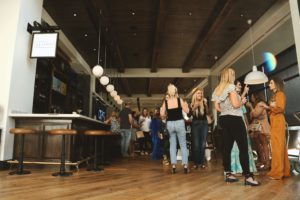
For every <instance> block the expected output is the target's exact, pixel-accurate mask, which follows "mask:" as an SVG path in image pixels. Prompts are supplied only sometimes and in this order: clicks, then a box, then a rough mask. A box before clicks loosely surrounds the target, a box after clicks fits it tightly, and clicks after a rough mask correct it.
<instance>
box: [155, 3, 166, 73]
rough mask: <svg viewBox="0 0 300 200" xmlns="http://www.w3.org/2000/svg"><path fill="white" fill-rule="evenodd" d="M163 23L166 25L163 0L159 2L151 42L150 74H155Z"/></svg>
mask: <svg viewBox="0 0 300 200" xmlns="http://www.w3.org/2000/svg"><path fill="white" fill-rule="evenodd" d="M165 23H166V8H165V0H159V3H158V11H157V17H156V29H155V36H154V40H153V41H154V45H153V52H152V61H151V72H157V65H156V61H157V58H158V56H159V53H160V48H161V43H162V34H163V29H164V26H165Z"/></svg>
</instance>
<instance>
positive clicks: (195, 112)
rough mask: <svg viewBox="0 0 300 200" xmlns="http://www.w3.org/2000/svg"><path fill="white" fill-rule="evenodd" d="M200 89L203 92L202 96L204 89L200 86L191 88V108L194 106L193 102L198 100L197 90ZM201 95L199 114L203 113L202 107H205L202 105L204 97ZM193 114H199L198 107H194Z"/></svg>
mask: <svg viewBox="0 0 300 200" xmlns="http://www.w3.org/2000/svg"><path fill="white" fill-rule="evenodd" d="M198 91H200V92H202V93H203V96H204V91H203V89H202V88H195V89H194V90H193V96H192V103H191V106H192V108H193V107H194V105H195V103H196V102H197V101H198V100H197V96H196V95H197V92H198ZM203 96H202V98H201V100H200V113H201V115H203V114H204V109H205V106H204V97H203ZM193 114H194V115H196V116H197V117H198V116H199V111H198V109H196V110H195V111H194V112H193Z"/></svg>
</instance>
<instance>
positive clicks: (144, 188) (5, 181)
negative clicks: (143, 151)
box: [0, 157, 300, 200]
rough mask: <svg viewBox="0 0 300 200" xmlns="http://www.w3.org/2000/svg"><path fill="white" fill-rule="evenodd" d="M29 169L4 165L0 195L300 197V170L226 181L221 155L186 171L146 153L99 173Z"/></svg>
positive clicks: (193, 198) (20, 197) (235, 199)
mask: <svg viewBox="0 0 300 200" xmlns="http://www.w3.org/2000/svg"><path fill="white" fill-rule="evenodd" d="M27 168H28V167H27ZM178 168H179V167H178ZM31 170H32V174H30V175H23V176H16V175H15V176H9V175H8V171H0V199H6V200H9V199H18V200H23V199H97V200H99V199H105V200H106V199H107V200H114V199H118V200H119V199H120V200H126V199H128V200H129V199H130V200H132V199H155V200H157V199H163V200H167V199H184V200H185V199H191V200H196V199H201V200H205V199H211V200H218V199H222V200H225V199H233V200H239V199H242V200H249V199H255V200H256V199H257V200H265V199H275V200H287V199H295V200H296V199H300V175H299V176H292V177H291V178H288V179H285V180H280V181H278V180H277V181H276V180H270V179H268V178H267V177H266V176H265V175H263V174H261V175H259V176H257V179H259V180H260V181H261V182H262V185H261V186H260V187H250V186H244V185H243V183H244V182H243V178H242V177H240V181H239V182H237V183H232V184H226V183H225V182H224V180H223V179H224V178H223V175H222V167H221V161H218V162H215V161H212V162H210V163H209V165H208V168H207V169H204V170H191V173H190V174H187V175H186V174H184V173H183V170H182V168H179V169H178V173H177V174H171V173H170V169H169V168H168V167H163V166H162V164H161V162H160V161H151V160H150V159H149V158H146V157H135V158H128V159H123V160H120V161H116V162H114V163H113V164H112V165H110V166H106V168H105V171H103V172H100V173H94V172H89V171H85V169H84V168H82V169H80V171H79V172H78V173H75V174H74V175H73V176H71V177H63V178H61V177H53V176H51V173H52V172H53V169H52V170H50V169H31Z"/></svg>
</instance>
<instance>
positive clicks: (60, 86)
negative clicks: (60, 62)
mask: <svg viewBox="0 0 300 200" xmlns="http://www.w3.org/2000/svg"><path fill="white" fill-rule="evenodd" d="M52 89H53V90H55V91H56V92H59V93H60V94H63V95H67V84H65V83H64V82H62V81H61V80H59V79H58V78H56V77H55V76H53V79H52Z"/></svg>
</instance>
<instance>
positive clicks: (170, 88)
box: [167, 83, 178, 98]
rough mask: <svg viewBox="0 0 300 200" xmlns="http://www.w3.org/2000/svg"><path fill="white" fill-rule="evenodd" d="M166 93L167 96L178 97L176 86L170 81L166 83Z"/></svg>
mask: <svg viewBox="0 0 300 200" xmlns="http://www.w3.org/2000/svg"><path fill="white" fill-rule="evenodd" d="M167 95H168V96H169V98H177V97H178V91H177V87H176V86H175V85H173V84H171V83H170V84H169V85H168V90H167Z"/></svg>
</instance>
